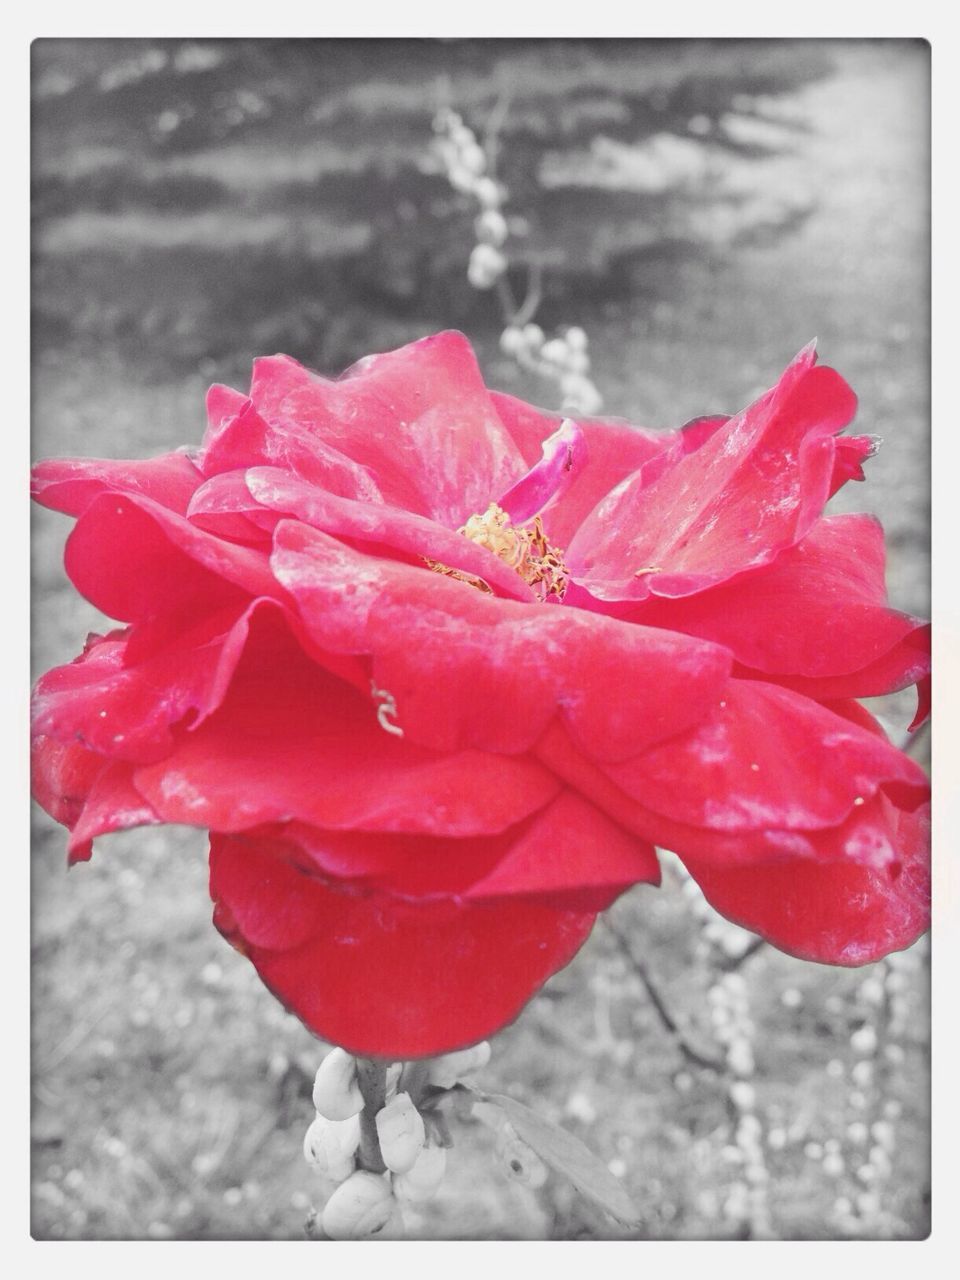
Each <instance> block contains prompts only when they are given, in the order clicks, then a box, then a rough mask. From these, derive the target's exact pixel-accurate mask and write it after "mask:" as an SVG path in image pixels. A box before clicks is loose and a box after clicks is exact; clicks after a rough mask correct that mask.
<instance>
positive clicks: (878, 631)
mask: <svg viewBox="0 0 960 1280" xmlns="http://www.w3.org/2000/svg"><path fill="white" fill-rule="evenodd" d="M622 616H627V617H629V618H630V619H631V620H633V621H636V622H641V623H645V624H646V625H648V626H661V627H670V628H671V629H673V630H675V631H683V632H686V633H688V634H690V635H697V636H702V637H704V638H705V639H708V640H714V641H716V642H717V643H719V644H723V645H726V646H727V647H728V648H729V649H730V650H732V652H733V654H734V657H735V658H736V659H737V661H738V662H739V663H740V664H741V665H742V666H744V667H748V668H751V669H752V670H753V671H756V672H762V673H764V674H765V675H767V676H771V677H774V678H776V679H777V680H778V681H781V682H785V683H788V684H790V685H791V687H796V688H798V689H800V690H801V691H802V692H804V693H806V694H808V696H810V697H815V698H818V699H828V698H841V697H872V696H874V695H877V694H882V693H889V692H890V691H891V690H893V689H903V688H905V687H907V686H908V685H910V684H915V683H917V682H918V681H919V680H921V679H923V677H924V676H925V675H927V674H928V673H929V670H930V658H929V628H928V627H926V626H924V624H923V623H922V622H921V621H920V619H918V618H913V617H911V616H910V615H909V614H905V613H898V612H897V611H896V610H894V609H889V608H887V605H886V586H885V582H884V546H883V530H882V528H881V526H880V524H879V523H878V522H877V521H876V520H874V519H873V518H872V517H871V516H865V515H838V516H825V517H823V518H821V519H820V520H818V521H817V523H816V524H815V525H814V526H813V528H812V529H811V530H810V532H809V533H808V534H807V536H806V537H805V538H804V539H803V540H802V541H801V542H799V543H798V544H797V545H796V546H795V547H791V548H789V549H788V550H786V551H784V552H782V553H781V555H779V556H778V557H777V559H776V560H775V561H774V563H773V564H770V565H767V566H766V567H764V568H762V569H758V570H756V571H755V572H753V573H748V574H743V575H741V576H739V577H737V578H734V579H733V581H731V582H728V583H725V584H723V585H721V586H718V587H714V588H713V589H712V590H707V591H703V592H701V593H700V594H698V595H695V596H687V597H684V598H682V599H678V600H663V599H657V598H656V597H651V598H649V599H648V600H645V601H643V602H642V603H640V604H636V605H631V606H625V608H624V609H623V610H622Z"/></svg>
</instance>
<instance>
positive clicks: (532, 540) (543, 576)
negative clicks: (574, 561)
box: [427, 502, 568, 601]
mask: <svg viewBox="0 0 960 1280" xmlns="http://www.w3.org/2000/svg"><path fill="white" fill-rule="evenodd" d="M457 532H458V533H461V534H463V536H464V537H465V538H469V539H470V541H471V542H476V543H477V544H478V545H479V546H481V547H486V549H487V550H488V551H492V552H493V554H494V555H495V556H496V557H497V559H498V560H502V561H503V562H504V564H508V565H509V566H510V568H511V569H513V570H514V571H515V572H516V573H518V574H519V575H520V577H521V578H522V579H523V580H524V582H526V583H527V584H528V585H529V586H531V587H533V589H534V591H536V593H537V596H538V597H539V599H540V600H541V601H545V600H548V599H549V598H550V597H551V596H552V597H554V598H555V599H556V600H558V601H559V600H562V599H563V597H564V593H565V592H566V589H567V576H568V575H567V567H566V565H565V564H564V563H563V553H562V551H561V549H560V548H559V547H554V546H551V544H550V543H549V542H548V541H547V536H546V534H545V533H544V531H543V523H542V521H541V519H540V517H539V516H534V518H533V520H532V521H531V522H530V527H525V526H523V525H520V526H517V525H513V524H511V522H510V517H509V516H508V515H507V513H506V511H504V510H503V508H502V507H500V506H498V505H497V503H495V502H491V503H490V505H489V507H487V509H486V511H485V512H484V513H483V514H482V515H479V514H478V515H472V516H471V517H470V519H469V520H468V521H467V523H466V524H465V525H463V526H462V528H460V529H458V530H457ZM427 565H428V566H429V567H430V568H431V569H433V570H434V572H435V573H442V574H444V575H446V576H447V577H450V578H456V579H457V580H458V581H460V582H466V583H469V585H470V586H472V587H477V588H478V589H479V590H480V591H486V592H488V593H490V594H492V588H491V587H490V585H489V583H486V582H484V580H483V578H478V577H476V576H475V575H473V574H467V573H463V572H462V571H461V570H460V569H451V568H450V567H449V566H448V565H445V564H442V563H441V562H440V561H439V560H427Z"/></svg>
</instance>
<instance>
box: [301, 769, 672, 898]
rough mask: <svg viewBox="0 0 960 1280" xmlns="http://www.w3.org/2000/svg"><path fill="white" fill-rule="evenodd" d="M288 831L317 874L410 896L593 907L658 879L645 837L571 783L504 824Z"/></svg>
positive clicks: (651, 851)
mask: <svg viewBox="0 0 960 1280" xmlns="http://www.w3.org/2000/svg"><path fill="white" fill-rule="evenodd" d="M287 835H288V838H289V839H290V840H293V841H295V842H296V843H297V845H298V846H299V847H300V848H301V849H302V850H303V851H304V853H305V854H306V855H307V856H308V858H309V859H310V862H311V863H312V864H313V865H314V866H315V867H316V869H317V870H318V872H320V873H321V874H322V875H324V876H326V877H331V876H332V877H336V878H337V879H339V880H346V881H348V882H351V883H354V884H360V885H363V886H365V887H367V888H368V889H376V890H381V891H384V892H386V893H389V894H391V895H393V896H394V897H402V898H408V899H421V900H422V899H433V898H450V897H456V898H458V899H461V900H464V901H478V902H481V901H497V900H500V899H504V898H518V897H522V898H529V899H533V900H536V901H538V902H541V903H549V904H550V905H553V906H562V907H566V908H568V909H571V910H577V911H587V910H590V911H600V910H603V909H604V908H605V907H607V906H609V905H610V903H611V902H612V901H613V900H614V899H615V898H616V897H617V896H618V895H619V894H620V893H622V892H623V890H624V889H626V888H628V887H629V886H630V885H633V884H637V883H639V882H646V883H648V884H659V881H660V867H659V864H658V862H657V858H656V854H655V852H654V849H653V846H652V845H651V844H650V843H649V842H648V841H644V840H639V839H637V837H636V836H633V835H629V834H628V833H627V832H626V831H624V829H623V828H622V827H619V826H618V825H616V824H615V823H614V822H612V821H611V820H610V819H609V818H608V817H606V815H604V814H603V813H602V812H601V811H600V810H599V809H597V808H596V807H595V806H594V805H592V804H590V803H588V802H587V801H586V800H584V799H583V798H582V797H581V796H578V795H577V794H576V793H575V792H572V791H562V792H561V793H560V794H559V795H558V796H557V797H556V799H555V800H552V801H550V803H549V804H547V805H545V806H544V808H543V809H541V810H540V811H539V812H538V813H535V814H534V815H533V816H532V817H530V818H528V819H526V820H525V821H524V822H521V823H518V824H517V825H515V826H513V827H509V828H508V829H507V830H506V831H503V832H500V833H499V834H497V835H487V836H478V837H474V838H472V839H463V840H456V839H450V838H447V839H444V838H441V837H427V836H404V835H396V834H378V833H368V832H353V831H350V832H337V831H317V830H316V829H312V828H307V827H303V826H302V825H297V826H291V827H289V828H288V829H287Z"/></svg>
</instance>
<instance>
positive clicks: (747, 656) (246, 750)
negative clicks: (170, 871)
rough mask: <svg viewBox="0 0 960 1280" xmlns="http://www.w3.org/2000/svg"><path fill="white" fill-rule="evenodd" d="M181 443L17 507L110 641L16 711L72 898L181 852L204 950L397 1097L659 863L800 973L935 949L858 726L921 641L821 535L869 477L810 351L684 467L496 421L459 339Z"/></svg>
mask: <svg viewBox="0 0 960 1280" xmlns="http://www.w3.org/2000/svg"><path fill="white" fill-rule="evenodd" d="M208 409H209V416H210V425H209V428H208V430H207V433H206V436H205V437H204V440H203V443H202V446H201V448H200V449H199V451H197V452H196V453H186V452H178V453H174V454H170V455H167V456H165V457H162V458H156V459H153V460H150V461H147V462H107V461H84V460H75V459H74V460H60V461H53V462H44V463H41V464H40V465H39V466H38V467H37V468H36V472H35V480H36V484H35V493H36V496H37V498H38V500H39V501H41V502H43V503H44V504H45V505H47V506H50V507H53V508H55V509H57V510H60V511H64V512H67V513H69V514H70V515H73V516H75V517H76V520H77V523H76V526H75V528H74V530H73V532H72V534H71V536H70V538H69V540H68V543H67V549H66V567H67V572H68V573H69V575H70V577H71V580H72V581H73V583H74V585H75V586H76V588H77V590H78V591H80V592H81V593H82V594H83V595H84V596H85V597H86V598H87V599H88V600H89V601H91V602H92V603H93V604H94V605H96V606H97V607H98V608H99V609H101V610H102V611H103V612H104V613H105V614H107V615H109V616H110V617H112V618H114V619H116V620H117V621H118V623H119V624H120V626H119V628H118V629H117V630H115V631H112V632H110V633H109V634H108V635H105V636H102V637H96V638H94V639H93V640H92V641H91V642H90V643H89V644H88V646H87V648H86V650H85V651H84V653H83V654H82V655H81V656H80V657H79V658H77V659H76V660H75V661H74V662H73V663H70V664H69V665H67V666H64V667H59V668H56V669H55V670H53V671H50V672H48V673H47V674H46V675H45V676H44V677H43V678H42V679H41V680H40V682H39V684H38V686H37V690H36V696H35V710H34V731H35V735H36V737H35V793H36V796H37V798H38V800H39V801H40V803H41V804H42V805H43V806H44V807H45V808H46V809H47V811H48V812H49V813H51V814H52V815H53V816H54V817H55V818H56V819H57V820H58V821H60V822H62V823H63V824H64V825H66V826H67V827H68V828H69V829H70V840H69V850H70V857H71V859H73V860H82V859H85V858H88V857H89V856H90V852H91V845H92V841H93V840H94V839H95V838H96V837H98V836H101V835H104V834H105V833H107V832H110V831H115V830H118V829H120V828H124V827H132V826H136V825H141V824H148V823H166V822H170V823H188V824H191V825H193V826H198V827H204V828H208V829H209V831H210V890H211V895H212V897H213V900H214V903H215V907H214V921H215V923H216V925H217V927H218V928H219V929H220V930H221V932H222V933H223V934H224V935H225V936H226V937H227V938H228V939H229V940H230V941H231V942H232V943H233V944H234V945H235V946H236V947H238V948H239V949H240V950H241V951H243V952H244V953H245V954H246V955H247V956H248V957H249V958H250V959H251V961H252V962H253V964H254V965H255V966H256V968H257V970H258V972H259V973H260V976H261V977H262V979H263V981H264V982H265V983H266V984H267V986H268V987H269V988H270V989H271V991H273V992H274V993H275V995H276V996H277V997H278V998H279V999H280V1000H281V1001H283V1003H284V1004H285V1005H286V1006H287V1007H288V1008H290V1009H292V1010H294V1011H295V1012H296V1013H297V1014H298V1015H299V1016H300V1017H301V1018H302V1019H303V1021H304V1022H305V1023H306V1024H307V1025H308V1026H309V1027H311V1028H312V1029H313V1030H314V1031H316V1032H317V1033H318V1034H320V1035H322V1036H323V1037H324V1038H325V1039H328V1040H331V1041H334V1042H336V1043H338V1044H341V1045H343V1046H345V1047H346V1048H348V1049H350V1050H352V1051H354V1052H358V1053H364V1054H370V1055H377V1056H381V1057H387V1058H391V1059H396V1058H412V1057H418V1056H424V1055H432V1054H437V1053H440V1052H443V1051H446V1050H450V1049H453V1048H456V1047H458V1046H461V1045H465V1044H470V1043H474V1042H475V1041H477V1040H480V1039H482V1038H483V1037H486V1036H489V1035H490V1034H491V1033H493V1032H495V1031H496V1030H497V1029H498V1028H499V1027H502V1026H503V1025H504V1024H505V1023H506V1022H509V1021H510V1020H511V1019H512V1018H514V1017H515V1016H516V1015H517V1013H518V1012H519V1010H520V1009H521V1008H522V1007H523V1005H524V1004H525V1003H526V1001H527V1000H529V999H530V997H531V995H532V994H533V993H534V992H536V991H537V990H538V989H539V987H540V986H541V985H542V983H543V982H544V981H545V980H546V979H547V978H548V977H549V976H550V975H551V974H552V973H554V972H556V970H557V969H559V968H561V967H562V966H563V965H565V964H567V962H568V961H569V960H570V959H571V958H572V956H573V955H574V954H575V952H576V951H577V949H578V948H579V947H580V946H581V944H582V943H583V941H584V939H585V938H586V937H587V935H588V934H589V932H590V929H591V927H592V925H593V923H594V920H595V918H596V915H597V913H598V912H600V911H602V910H603V909H604V908H605V907H607V906H608V905H609V904H610V903H612V902H613V901H614V899H615V898H616V897H617V896H618V895H619V894H620V893H622V892H623V891H624V890H625V889H627V888H628V887H629V886H631V885H633V884H637V883H640V882H646V883H650V884H656V883H658V881H659V875H660V871H659V866H658V860H657V854H656V846H661V847H665V848H669V849H672V850H674V851H675V852H676V853H677V854H678V855H679V856H680V857H681V858H682V859H683V861H684V863H685V864H686V866H687V868H688V869H689V870H690V872H691V874H692V875H693V876H694V877H695V878H696V879H697V881H698V882H699V883H700V885H701V887H702V888H703V891H704V893H705V894H706V896H707V897H708V899H709V900H710V901H711V902H712V903H713V904H714V905H715V906H716V908H717V909H718V910H719V911H721V912H723V913H724V914H725V915H726V916H728V917H729V918H731V919H733V920H736V921H738V922H739V923H741V924H743V925H746V926H747V927H748V928H750V929H754V930H756V931H757V932H758V933H760V934H762V935H763V936H764V937H766V938H768V939H769V940H770V941H771V942H772V943H774V944H775V945H776V946H779V947H781V948H782V949H783V950H785V951H788V952H790V953H792V954H794V955H797V956H802V957H806V958H808V959H812V960H819V961H821V962H825V963H829V964H841V965H850V964H863V963H865V962H868V961H872V960H876V959H878V958H879V957H881V956H883V955H885V954H886V953H887V952H889V951H891V950H895V949H897V948H901V947H905V946H907V945H909V944H910V943H911V942H912V941H913V940H914V939H915V938H917V937H918V936H919V934H920V933H922V932H923V930H924V929H925V928H926V926H927V921H928V896H929V886H928V875H927V849H928V825H929V818H928V814H929V806H928V804H927V796H928V788H927V781H926V778H925V776H924V774H923V772H922V771H921V769H920V768H919V767H918V766H917V765H916V764H914V763H913V762H912V761H911V760H910V759H909V758H908V757H907V756H905V755H904V754H903V753H902V752H900V751H899V750H897V749H896V748H894V747H893V746H892V745H891V744H890V742H889V741H888V740H887V738H886V736H885V734H884V732H883V731H882V729H881V728H880V726H879V725H878V724H877V722H876V721H875V720H874V719H873V718H872V717H871V716H870V715H869V714H868V713H867V712H866V711H864V710H863V708H862V707H861V706H860V704H859V703H858V702H857V701H856V699H858V698H861V697H866V696H872V695H876V694H881V693H886V692H888V691H890V690H894V689H901V688H904V687H906V686H908V685H911V684H917V685H918V687H919V688H920V689H921V691H922V692H923V693H924V696H925V691H926V689H927V687H928V681H929V656H928V644H929V639H928V631H927V629H926V628H925V627H923V625H922V624H921V623H920V622H919V621H918V620H917V619H915V618H912V617H909V616H908V615H906V614H903V613H898V612H896V611H894V610H892V609H890V608H888V607H887V604H886V598H885V590H884V553H883V536H882V531H881V529H880V527H879V525H878V524H877V523H876V522H875V521H874V520H872V519H871V518H869V517H867V516H861V515H836V516H825V515H823V508H824V505H825V503H826V502H827V500H828V498H829V497H830V495H831V494H832V493H833V492H834V490H835V489H836V488H838V487H839V486H840V485H841V484H843V483H844V482H845V481H846V480H848V479H851V478H858V477H859V475H860V474H862V473H861V472H860V463H861V462H862V460H863V459H864V458H865V457H866V456H868V454H869V453H870V451H871V449H872V444H871V441H870V439H869V437H844V436H841V435H839V434H838V433H839V432H840V431H841V430H842V429H843V428H844V427H845V426H846V425H847V424H848V423H849V421H850V420H851V418H852V417H853V413H854V409H855V399H854V396H853V393H852V392H851V391H850V389H849V387H848V386H847V385H846V383H845V382H844V381H843V379H842V378H841V377H840V376H839V375H838V374H837V373H835V372H834V371H833V370H832V369H827V368H823V367H820V366H817V365H816V363H815V354H814V351H813V349H812V348H806V349H805V350H804V351H802V352H801V353H800V355H799V356H798V357H797V359H796V360H795V361H794V362H793V363H792V364H791V365H790V366H789V368H788V369H787V370H786V372H785V373H784V374H783V376H782V377H781V379H780V381H779V382H778V383H777V385H776V386H775V387H774V388H773V389H772V390H771V391H769V392H767V393H766V394H765V395H764V396H762V397H761V398H760V399H759V400H758V401H756V402H755V403H754V404H752V405H750V406H749V407H748V408H747V409H745V410H743V412H741V413H739V414H737V415H736V416H735V417H732V418H719V417H714V418H705V419H699V420H697V421H695V422H693V423H690V424H688V425H687V426H686V427H683V428H681V429H679V430H677V431H667V432H654V431H649V430H645V429H642V428H639V427H632V426H629V425H627V424H624V423H617V422H612V421H579V422H576V423H574V422H570V421H565V420H561V419H560V418H559V417H557V416H555V415H550V414H546V413H543V412H541V411H540V410H538V409H534V408H532V407H531V406H529V405H526V404H524V403H522V402H520V401H518V400H515V399H512V398H511V397H509V396H504V395H499V394H497V393H495V392H490V391H488V390H487V388H486V387H485V386H484V383H483V380H482V378H481V376H480V372H479V369H478V367H477V363H476V360H475V358H474V355H473V352H472V351H471V349H470V346H469V344H468V343H467V341H466V340H465V339H464V338H463V337H462V336H461V335H460V334H457V333H441V334H438V335H437V336H435V337H431V338H426V339H424V340H423V341H420V342H416V343H413V344H411V345H410V346H407V347H404V348H402V349H400V350H399V351H394V352H390V353H387V354H384V355H378V356H371V357H369V358H367V359H365V360H362V361H361V362H360V363H359V364H357V365H355V366H354V367H353V368H352V369H350V370H349V371H348V372H347V373H346V374H344V375H343V376H342V377H341V378H339V379H337V380H335V381H330V380H327V379H325V378H321V377H319V376H318V375H316V374H314V373H312V372H311V371H309V370H308V369H305V368H304V367H303V366H302V365H299V364H297V363H296V362H295V361H293V360H291V359H289V358H288V357H285V356H277V357H273V358H269V359H263V360H258V361H257V362H256V365H255V368H254V375H253V382H252V386H251V389H250V394H249V396H244V395H241V394H239V393H237V392H234V391H230V390H228V389H226V388H223V387H214V388H212V390H211V392H210V394H209V397H208ZM920 714H922V712H921V713H920Z"/></svg>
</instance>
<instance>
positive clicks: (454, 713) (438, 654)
mask: <svg viewBox="0 0 960 1280" xmlns="http://www.w3.org/2000/svg"><path fill="white" fill-rule="evenodd" d="M272 563H273V566H274V572H275V573H276V575H277V579H278V581H279V582H280V583H281V584H282V585H283V586H284V587H285V588H286V589H287V590H288V591H289V593H290V594H291V595H292V596H293V597H294V598H295V599H296V601H297V605H298V608H299V610H300V616H301V618H302V620H303V623H304V625H305V627H306V628H307V631H308V633H309V634H310V635H311V636H312V637H313V639H314V641H315V642H316V643H317V644H318V645H320V646H321V647H322V648H324V649H330V650H332V651H334V652H345V653H356V654H371V655H372V656H373V658H374V663H373V679H374V682H375V684H376V686H377V687H378V688H380V689H383V690H385V691H387V692H388V693H389V695H390V696H391V697H392V698H393V700H394V705H395V708H396V715H395V720H396V723H397V724H398V725H399V726H400V727H401V728H402V729H403V731H404V733H405V734H406V735H407V738H408V739H409V740H410V741H412V742H418V743H420V744H421V745H423V746H429V747H431V748H432V749H434V750H438V751H449V750H455V749H457V748H459V747H466V746H469V747H479V748H481V749H483V750H489V751H498V752H509V753H516V752H520V751H525V750H527V749H528V748H529V747H530V746H532V745H533V743H534V742H535V741H536V739H537V738H538V737H539V736H540V734H541V733H542V732H543V730H544V729H545V728H546V726H547V724H548V722H549V721H550V719H551V718H552V717H553V715H554V714H555V713H556V712H557V710H558V709H559V710H560V712H561V714H562V716H563V718H564V720H565V721H566V722H567V723H568V724H569V725H570V728H571V732H572V733H573V734H574V735H575V737H576V739H577V741H578V742H579V743H581V745H583V747H584V749H585V750H586V751H587V752H588V753H589V754H591V755H593V756H595V757H597V758H599V759H604V760H616V759H623V758H624V757H626V756H628V755H631V754H633V753H634V752H636V751H637V750H640V749H641V748H642V747H643V746H645V745H647V744H649V743H652V742H655V741H657V740H658V739H660V738H663V737H665V736H668V735H670V734H676V733H678V732H679V731H680V730H681V729H683V728H686V727H687V726H688V725H690V724H692V723H695V722H696V720H697V719H699V718H700V717H701V716H702V715H703V714H704V712H705V711H706V710H707V708H708V707H710V706H712V705H713V704H714V702H715V701H716V697H717V695H718V692H719V691H720V690H721V689H722V687H723V686H724V684H725V681H726V677H727V672H728V670H729V655H728V654H727V651H726V650H724V649H720V648H718V647H715V646H711V645H708V644H705V643H704V642H701V641H690V640H689V639H687V638H684V637H681V636H679V635H676V634H674V633H672V632H668V631H662V630H655V629H653V628H646V627H638V626H633V625H630V624H627V623H622V622H617V621H615V620H613V619H609V618H605V617H603V616H602V615H599V614H589V613H585V612H583V611H581V610H568V609H559V608H550V607H547V606H531V605H523V604H519V603H517V602H515V601H512V600H500V599H495V598H494V597H492V596H489V595H485V594H484V593H482V592H480V591H477V590H476V589H475V588H473V587H471V586H469V585H467V584H466V583H462V582H456V581H453V580H451V579H449V578H445V577H443V576H441V575H439V574H431V573H429V572H428V571H426V570H421V569H416V568H413V567H412V566H410V565H405V564H401V563H398V562H396V561H392V560H383V559H378V558H374V557H371V556H365V555H363V554H362V553H360V552H358V551H356V550H354V549H353V548H350V547H346V546H344V545H343V544H342V543H339V542H336V541H335V540H334V539H332V538H329V537H326V536H325V535H324V534H321V533H317V532H315V531H314V530H310V529H307V528H306V527H305V526H303V525H301V524H294V523H293V522H284V523H282V524H280V525H279V526H278V527H277V531H276V534H275V551H274V556H273V560H272Z"/></svg>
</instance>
